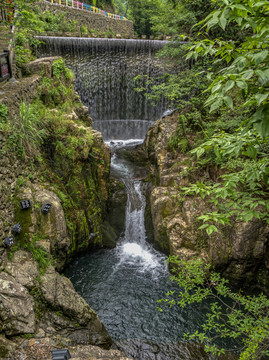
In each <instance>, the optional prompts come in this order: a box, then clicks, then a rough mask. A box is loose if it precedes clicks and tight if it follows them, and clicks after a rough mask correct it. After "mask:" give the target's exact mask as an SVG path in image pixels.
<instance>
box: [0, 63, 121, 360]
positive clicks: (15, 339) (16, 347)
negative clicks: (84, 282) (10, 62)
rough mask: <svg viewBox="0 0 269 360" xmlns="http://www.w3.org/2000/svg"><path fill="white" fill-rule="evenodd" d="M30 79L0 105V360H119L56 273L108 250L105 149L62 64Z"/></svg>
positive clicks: (11, 88)
mask: <svg viewBox="0 0 269 360" xmlns="http://www.w3.org/2000/svg"><path fill="white" fill-rule="evenodd" d="M53 64H54V65H53ZM55 64H56V65H55ZM41 71H42V72H43V74H44V75H43V77H41V76H40V72H41ZM57 71H58V72H57ZM28 73H30V76H29V77H28V78H24V79H21V80H20V81H19V82H16V83H15V84H6V85H5V87H3V89H2V90H3V91H2V94H1V99H0V101H1V109H2V110H3V112H2V113H1V123H0V125H1V133H0V144H1V157H0V188H1V195H0V236H1V245H0V324H1V328H0V333H1V334H0V357H1V359H8V358H12V359H21V358H24V359H33V358H35V359H48V358H50V357H51V353H50V352H51V350H52V349H53V348H64V347H69V348H70V351H71V354H74V356H75V357H76V358H77V359H83V358H84V357H83V356H82V355H81V354H82V353H83V352H85V353H86V354H89V356H96V357H97V355H98V358H100V359H102V357H104V358H107V357H109V358H111V359H113V358H119V356H120V358H122V359H124V356H123V355H122V354H120V352H118V351H115V350H102V349H100V348H99V347H102V348H105V349H109V348H110V346H111V344H112V341H111V339H110V337H109V335H108V333H107V331H106V329H105V328H104V326H103V324H102V323H101V321H100V320H99V318H98V316H97V314H96V313H95V312H94V311H93V310H92V309H91V308H90V307H89V305H88V304H86V302H85V301H84V300H83V299H82V297H81V296H80V295H78V294H77V293H76V292H75V290H74V288H73V285H72V284H71V282H70V281H69V280H68V279H67V278H65V277H64V276H62V275H60V274H59V273H58V272H57V271H56V270H61V269H63V267H64V266H65V264H66V263H67V262H68V261H70V260H71V259H72V258H73V257H74V256H75V255H76V254H78V253H80V252H82V251H86V250H87V249H97V248H100V247H103V246H105V245H106V244H105V241H104V240H103V236H102V228H105V226H104V225H102V224H103V221H104V216H105V213H106V208H107V200H108V176H109V163H110V151H109V148H108V147H107V146H106V145H105V143H104V142H103V140H102V136H101V134H100V133H98V132H96V131H93V129H92V127H91V118H90V117H89V115H88V109H87V108H85V107H84V106H83V105H82V103H81V102H80V100H79V97H78V95H76V94H75V92H74V90H73V84H72V77H70V76H69V77H68V76H66V77H65V75H66V74H68V75H70V74H69V73H68V71H67V70H66V68H64V66H63V63H62V62H61V59H58V58H54V59H41V60H37V61H35V62H34V63H33V64H32V65H31V64H30V65H29V69H28ZM36 73H37V74H36ZM33 103H34V104H35V105H34V106H33V105H31V104H33ZM6 109H7V110H8V114H6V113H5V110H6ZM40 109H41V110H42V109H43V110H42V111H43V114H45V115H44V116H45V120H44V121H45V122H44V124H45V125H44V127H45V128H46V129H45V130H46V131H45V132H44V133H45V136H43V137H42V141H40V142H38V141H37V139H38V136H39V134H42V132H40V131H43V129H41V130H40V129H39V128H38V127H36V128H33V127H31V126H33V124H34V122H35V121H37V120H36V119H37V115H38V113H39V110H40ZM41 110H40V111H41ZM3 114H4V115H3ZM44 116H43V117H44ZM27 119H31V121H30V122H27ZM20 140H21V141H20ZM14 225H15V226H14ZM79 344H80V347H79V348H77V345H79ZM90 345H91V346H90ZM72 346H73V348H72V350H71V347H72ZM96 346H98V348H96ZM96 354H97V355H96Z"/></svg>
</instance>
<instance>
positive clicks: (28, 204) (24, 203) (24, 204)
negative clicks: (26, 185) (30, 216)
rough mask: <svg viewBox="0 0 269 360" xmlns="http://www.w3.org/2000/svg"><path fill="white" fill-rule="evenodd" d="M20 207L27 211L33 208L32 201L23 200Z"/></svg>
mask: <svg viewBox="0 0 269 360" xmlns="http://www.w3.org/2000/svg"><path fill="white" fill-rule="evenodd" d="M20 206H21V209H22V210H27V209H29V208H30V207H31V201H30V200H22V201H20Z"/></svg>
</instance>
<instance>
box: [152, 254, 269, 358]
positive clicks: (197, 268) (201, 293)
mask: <svg viewBox="0 0 269 360" xmlns="http://www.w3.org/2000/svg"><path fill="white" fill-rule="evenodd" d="M169 262H170V264H171V265H172V266H173V270H172V271H173V272H174V275H173V276H172V277H171V280H172V281H174V282H175V283H177V284H178V286H179V291H178V293H176V292H175V291H170V292H168V293H167V298H166V299H161V300H159V301H158V302H159V304H160V307H159V310H160V311H163V309H164V308H165V307H167V306H169V307H171V306H174V305H176V306H180V307H183V308H184V307H186V306H188V305H190V304H193V303H201V302H206V303H207V304H209V303H210V308H211V313H209V314H207V318H206V320H205V323H204V324H203V325H202V326H201V329H200V330H197V331H195V333H194V334H189V333H188V334H186V337H187V338H188V339H189V340H198V341H199V342H201V343H202V344H204V346H205V350H206V351H207V352H212V353H213V354H217V355H221V354H223V353H224V352H225V349H224V348H221V347H219V346H217V345H216V341H217V340H219V339H230V340H232V341H234V342H236V343H237V349H236V351H237V352H239V353H240V357H239V359H240V360H254V359H262V358H263V356H269V299H268V298H267V297H266V296H265V295H263V294H260V295H258V296H248V295H244V294H242V293H240V294H238V293H235V292H233V291H231V290H230V288H229V287H228V286H227V284H228V281H227V280H225V279H222V278H221V277H220V275H219V274H217V273H211V274H210V276H209V275H208V274H209V273H208V271H209V266H204V265H203V263H202V261H201V260H196V259H193V260H190V261H183V260H178V258H177V257H174V256H172V257H170V258H169ZM226 350H227V349H226Z"/></svg>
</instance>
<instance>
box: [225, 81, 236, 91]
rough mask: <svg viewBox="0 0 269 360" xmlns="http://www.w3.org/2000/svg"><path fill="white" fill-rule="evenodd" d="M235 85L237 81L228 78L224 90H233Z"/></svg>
mask: <svg viewBox="0 0 269 360" xmlns="http://www.w3.org/2000/svg"><path fill="white" fill-rule="evenodd" d="M234 85H235V82H234V81H233V80H228V81H227V83H226V84H225V90H224V92H227V91H229V90H231V89H232V88H233V87H234Z"/></svg>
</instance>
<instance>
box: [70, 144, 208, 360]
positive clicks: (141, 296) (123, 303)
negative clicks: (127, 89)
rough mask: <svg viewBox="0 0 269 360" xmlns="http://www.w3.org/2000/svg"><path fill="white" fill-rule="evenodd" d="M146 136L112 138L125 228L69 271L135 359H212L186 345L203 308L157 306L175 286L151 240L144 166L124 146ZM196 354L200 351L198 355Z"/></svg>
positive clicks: (113, 335)
mask: <svg viewBox="0 0 269 360" xmlns="http://www.w3.org/2000/svg"><path fill="white" fill-rule="evenodd" d="M141 142H142V141H141V140H130V141H113V142H111V143H110V144H111V145H110V146H111V149H112V153H113V155H112V161H111V173H112V176H113V177H114V178H117V179H119V180H121V181H122V182H123V183H124V184H125V187H126V192H127V206H126V214H125V219H126V220H125V231H124V235H123V236H122V237H121V238H120V239H119V241H118V244H117V247H116V248H115V249H113V250H101V251H99V252H97V253H95V254H88V255H85V256H83V257H82V258H80V259H78V260H76V261H75V262H74V263H73V264H72V265H71V266H70V267H69V268H68V269H66V271H65V275H67V276H68V277H69V278H70V279H71V281H72V282H73V284H74V286H75V288H76V290H77V291H78V292H79V293H80V294H81V295H82V296H83V297H84V298H85V300H86V301H87V302H88V303H89V304H90V306H91V307H92V308H93V309H94V310H95V311H96V312H97V313H98V315H99V317H100V319H101V321H102V322H103V323H104V325H105V327H106V329H107V330H108V332H109V334H110V336H111V337H112V339H113V340H114V341H115V343H116V344H117V346H118V347H119V348H120V349H121V350H123V351H124V352H125V353H126V354H127V355H128V356H131V357H132V358H134V359H143V360H144V359H156V360H157V359H163V360H164V359H166V360H168V359H171V360H173V359H174V360H176V359H194V358H199V359H208V357H207V356H206V355H205V354H204V353H203V352H202V351H201V349H199V347H197V346H194V345H193V346H188V345H186V344H183V343H182V342H181V340H180V339H182V338H183V333H184V331H191V329H194V327H195V326H197V325H198V324H199V322H200V321H201V317H200V316H199V312H200V311H201V310H202V311H205V309H203V307H198V308H197V309H193V308H192V309H190V310H189V311H183V310H179V309H168V310H167V311H166V312H164V313H160V312H158V310H157V300H158V299H160V298H162V297H163V296H164V295H165V293H166V292H167V291H168V290H172V289H173V285H172V284H170V282H169V271H168V269H167V264H166V263H165V256H164V255H162V254H161V253H159V252H158V251H156V250H154V249H153V247H152V246H151V245H150V244H149V243H147V241H146V231H145V224H144V212H145V206H146V200H145V194H144V193H145V190H146V189H145V188H146V183H145V182H143V181H142V180H139V178H140V177H141V176H142V177H143V176H144V169H141V168H139V167H137V166H135V165H134V164H133V163H131V162H130V161H128V160H126V158H124V157H122V156H121V152H120V150H122V149H128V148H129V147H133V146H134V145H137V144H139V143H141ZM194 354H196V355H197V357H196V356H194Z"/></svg>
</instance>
